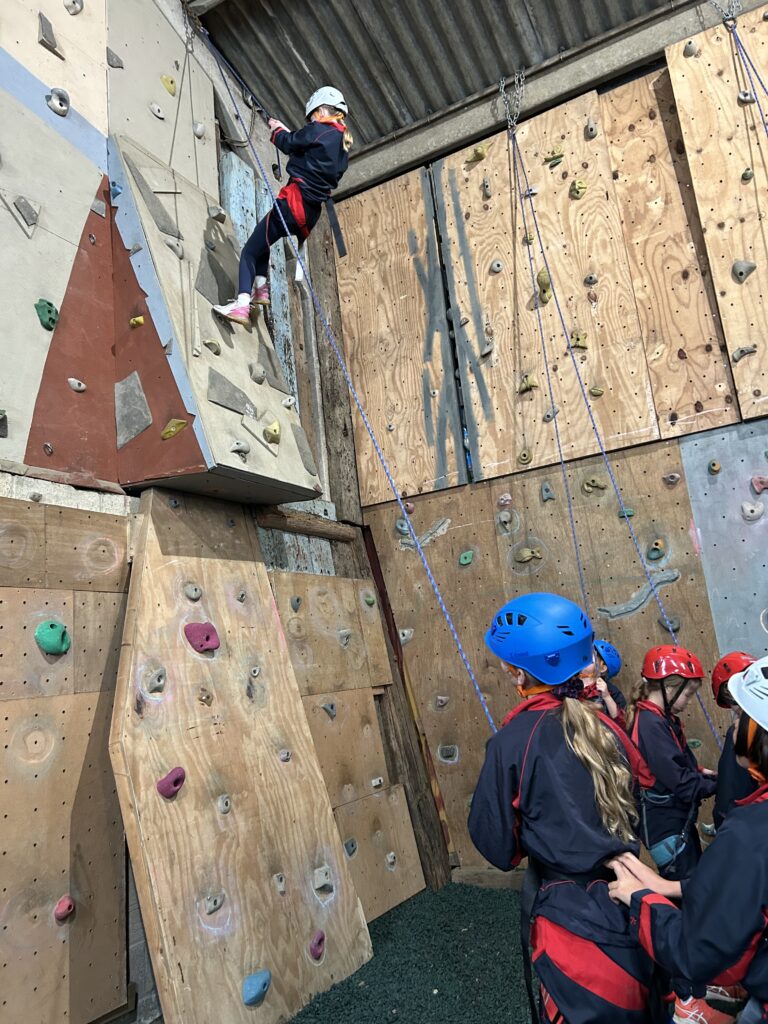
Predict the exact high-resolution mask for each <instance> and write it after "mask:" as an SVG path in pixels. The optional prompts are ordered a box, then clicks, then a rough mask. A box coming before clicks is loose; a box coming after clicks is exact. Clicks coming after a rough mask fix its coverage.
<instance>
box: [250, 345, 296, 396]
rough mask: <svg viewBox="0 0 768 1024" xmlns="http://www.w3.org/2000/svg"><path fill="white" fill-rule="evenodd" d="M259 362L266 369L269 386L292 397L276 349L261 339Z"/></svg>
mask: <svg viewBox="0 0 768 1024" xmlns="http://www.w3.org/2000/svg"><path fill="white" fill-rule="evenodd" d="M258 362H259V364H260V365H261V366H263V367H264V368H265V369H266V372H267V384H269V386H270V387H271V388H275V389H276V390H277V391H282V392H283V394H284V395H290V393H291V389H290V388H289V387H288V385H287V383H286V381H285V377H284V375H283V368H282V366H281V365H280V360H279V359H278V358H277V354H276V353H275V351H274V349H272V348H270V347H269V345H267V343H266V342H265V341H263V340H262V339H259V356H258Z"/></svg>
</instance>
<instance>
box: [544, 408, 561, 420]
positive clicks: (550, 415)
mask: <svg viewBox="0 0 768 1024" xmlns="http://www.w3.org/2000/svg"><path fill="white" fill-rule="evenodd" d="M559 412H560V410H559V409H558V407H557V406H556V405H553V406H550V408H549V409H547V411H546V412H545V413H544V415H543V416H542V419H543V420H544V422H545V423H551V422H552V420H553V419H554V418H555V416H557V414H558V413H559Z"/></svg>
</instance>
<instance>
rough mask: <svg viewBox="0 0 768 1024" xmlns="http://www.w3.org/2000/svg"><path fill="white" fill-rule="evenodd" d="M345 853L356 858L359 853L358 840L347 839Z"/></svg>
mask: <svg viewBox="0 0 768 1024" xmlns="http://www.w3.org/2000/svg"><path fill="white" fill-rule="evenodd" d="M344 851H345V853H346V855H347V856H348V857H354V856H355V854H356V853H357V840H356V839H345V840H344Z"/></svg>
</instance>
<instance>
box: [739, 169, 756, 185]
mask: <svg viewBox="0 0 768 1024" xmlns="http://www.w3.org/2000/svg"><path fill="white" fill-rule="evenodd" d="M754 176H755V172H754V171H753V170H752V168H751V167H745V168H744V170H743V171H742V172H741V180H742V181H745V182H746V181H752V179H753V178H754Z"/></svg>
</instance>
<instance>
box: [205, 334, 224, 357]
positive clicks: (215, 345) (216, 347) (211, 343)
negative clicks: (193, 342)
mask: <svg viewBox="0 0 768 1024" xmlns="http://www.w3.org/2000/svg"><path fill="white" fill-rule="evenodd" d="M203 344H204V345H205V347H206V348H207V349H209V350H210V351H211V352H213V354H214V355H215V356H220V355H221V345H220V344H219V342H218V341H216V339H215V338H206V339H205V341H204V342H203Z"/></svg>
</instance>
